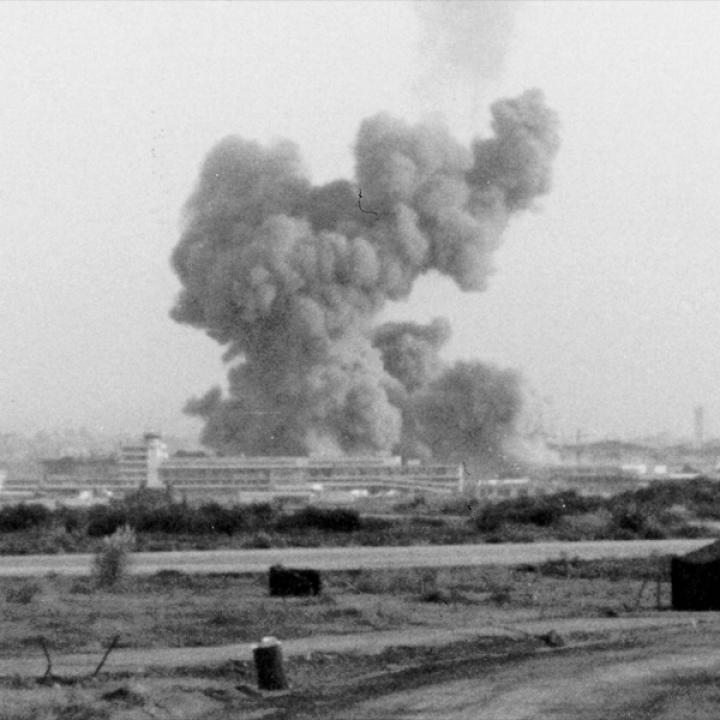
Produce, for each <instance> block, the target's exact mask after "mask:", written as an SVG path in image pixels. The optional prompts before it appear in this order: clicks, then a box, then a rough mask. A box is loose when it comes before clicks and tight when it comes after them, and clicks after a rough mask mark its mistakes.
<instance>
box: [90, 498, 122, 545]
mask: <svg viewBox="0 0 720 720" xmlns="http://www.w3.org/2000/svg"><path fill="white" fill-rule="evenodd" d="M127 524H128V518H127V512H126V511H125V509H124V508H122V507H120V506H112V505H110V506H108V505H93V506H92V507H91V508H90V509H89V510H88V527H87V534H88V536H89V537H105V536H106V535H112V534H113V533H114V532H115V531H116V530H118V528H121V527H123V526H124V525H127Z"/></svg>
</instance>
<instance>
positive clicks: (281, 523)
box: [275, 506, 360, 532]
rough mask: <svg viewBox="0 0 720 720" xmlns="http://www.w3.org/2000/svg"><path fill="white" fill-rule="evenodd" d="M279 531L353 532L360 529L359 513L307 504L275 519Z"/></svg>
mask: <svg viewBox="0 0 720 720" xmlns="http://www.w3.org/2000/svg"><path fill="white" fill-rule="evenodd" d="M275 526H276V528H277V529H278V530H281V531H287V530H306V529H311V528H314V529H317V530H322V531H324V532H353V531H354V530H359V529H360V515H359V513H358V512H357V511H356V510H349V509H347V508H318V507H313V506H308V507H306V508H303V509H302V510H298V511H297V512H295V513H293V514H292V515H288V516H285V517H281V518H279V519H278V520H277V521H276V524H275Z"/></svg>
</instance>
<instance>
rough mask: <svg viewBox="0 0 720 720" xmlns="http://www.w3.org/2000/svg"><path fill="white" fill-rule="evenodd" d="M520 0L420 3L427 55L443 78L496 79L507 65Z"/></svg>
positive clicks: (425, 52)
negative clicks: (508, 50)
mask: <svg viewBox="0 0 720 720" xmlns="http://www.w3.org/2000/svg"><path fill="white" fill-rule="evenodd" d="M520 5H521V2H520V0H509V1H508V0H440V1H439V2H418V3H416V4H415V9H416V12H417V13H418V15H419V17H420V20H421V22H422V29H423V56H424V58H425V59H426V62H427V63H428V64H429V65H430V67H429V68H428V72H432V73H436V74H437V75H438V76H440V77H448V76H449V75H451V76H462V77H466V78H473V79H475V80H477V79H478V78H485V79H489V78H493V77H495V76H496V75H498V74H499V73H500V72H501V70H502V66H503V62H504V60H505V55H506V53H507V49H508V46H509V44H510V39H511V37H512V33H513V28H514V25H515V13H516V12H517V9H518V8H519V7H520Z"/></svg>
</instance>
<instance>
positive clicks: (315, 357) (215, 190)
mask: <svg viewBox="0 0 720 720" xmlns="http://www.w3.org/2000/svg"><path fill="white" fill-rule="evenodd" d="M491 110H492V116H493V122H492V129H493V132H494V136H493V137H490V138H487V139H478V140H476V141H475V142H474V143H473V144H472V146H471V147H470V148H467V147H464V146H461V145H460V144H459V143H457V142H456V141H455V140H454V139H453V138H452V137H450V135H449V133H448V132H447V130H445V129H444V128H442V127H439V126H432V125H408V124H406V123H404V122H402V121H400V120H397V119H394V118H392V117H389V116H387V115H384V114H381V115H377V116H375V117H371V118H369V119H367V120H365V121H363V122H362V123H361V125H360V129H359V132H358V136H357V140H356V144H355V155H356V179H355V181H354V182H352V183H351V182H349V181H345V180H337V181H334V182H332V183H329V184H327V185H323V186H317V187H316V186H313V185H312V184H311V183H310V182H309V181H308V180H307V178H306V177H305V176H304V174H303V172H302V168H301V163H300V158H299V154H298V150H297V148H296V147H295V146H294V145H293V144H292V143H288V142H283V143H279V144H276V145H273V146H271V147H263V146H261V145H259V144H257V143H255V142H251V141H247V140H243V139H241V138H238V137H228V138H226V139H224V140H222V141H221V142H220V143H219V144H218V145H217V146H215V147H214V148H213V149H212V150H211V151H210V153H209V155H208V156H207V158H206V159H205V161H204V163H203V166H202V168H201V171H200V178H199V180H198V183H197V186H196V188H195V190H194V192H193V194H192V195H191V197H190V198H189V199H188V201H187V203H186V207H185V226H184V232H183V234H182V237H181V239H180V242H179V243H178V245H177V247H176V248H175V250H174V252H173V256H172V263H173V267H174V269H175V271H176V272H177V274H178V276H179V278H180V281H181V283H182V290H181V292H180V295H179V297H178V299H177V302H176V304H175V307H174V308H173V310H172V312H171V315H172V317H173V318H174V319H175V320H177V321H178V322H182V323H187V324H190V325H193V326H195V327H198V328H201V329H203V330H204V331H205V332H207V334H208V335H209V336H210V337H212V338H213V339H214V340H216V341H217V342H218V343H219V344H220V345H222V346H223V347H225V349H226V350H225V356H224V357H225V360H226V361H227V362H228V363H230V370H229V378H228V379H229V383H228V385H229V391H228V395H227V396H223V394H222V392H221V391H220V390H219V389H218V388H214V389H212V390H210V391H209V392H208V393H207V394H206V395H205V396H204V397H201V398H197V399H194V400H192V401H191V402H189V403H188V406H187V408H186V409H187V411H188V412H190V413H192V414H195V415H198V416H199V417H202V418H204V420H205V423H206V424H205V429H204V432H203V442H205V443H206V444H207V445H210V446H212V447H215V448H217V449H219V450H221V451H225V452H238V451H240V452H246V453H261V454H275V455H277V454H298V453H305V452H324V453H340V452H344V453H364V452H378V451H379V452H383V451H390V450H392V449H393V448H395V447H396V446H398V444H399V443H400V442H401V440H402V437H403V416H404V415H405V414H406V412H405V411H404V409H403V408H404V405H403V401H402V398H401V397H400V396H402V395H403V393H404V394H405V395H408V394H413V395H415V394H417V393H418V391H419V388H421V387H422V388H427V395H422V397H423V398H424V400H422V402H420V399H419V398H418V399H417V402H418V403H419V406H418V407H420V406H422V407H423V408H424V410H422V412H421V415H423V416H424V417H429V416H430V415H432V414H433V413H436V412H437V409H436V408H435V409H433V407H434V406H433V404H432V397H433V396H436V395H437V394H438V393H440V394H441V393H443V392H446V393H450V394H452V382H450V381H449V380H447V378H446V379H445V381H443V376H442V375H438V368H439V366H437V365H436V364H434V361H426V359H424V358H425V355H424V351H423V348H424V347H426V346H427V347H428V348H430V349H433V348H437V347H439V346H440V345H441V344H442V342H443V338H445V337H446V335H447V333H448V330H447V327H446V325H445V324H443V323H442V321H439V322H436V323H435V324H433V325H431V326H430V328H429V329H427V330H425V331H422V332H414V333H413V332H409V333H406V340H404V341H403V342H405V344H406V348H405V350H408V349H410V350H411V352H407V351H403V352H402V353H399V352H395V354H394V355H393V352H394V350H393V347H394V346H395V345H396V341H395V340H394V339H393V338H394V337H395V336H396V335H397V332H395V333H393V332H390V331H388V330H387V329H386V330H385V331H383V330H379V331H377V332H375V331H374V328H373V324H374V320H375V318H376V317H377V314H378V313H379V311H380V310H381V309H382V308H383V307H384V305H385V304H386V303H387V302H388V301H393V300H400V299H403V298H406V297H407V296H408V295H409V294H410V292H411V290H412V287H413V284H414V282H415V280H416V279H417V278H418V277H419V276H420V275H422V274H424V273H427V272H429V271H433V270H434V271H437V272H440V273H442V274H444V275H447V276H449V277H451V278H452V279H453V280H454V281H455V282H456V283H457V285H458V286H459V287H460V288H461V289H462V290H466V291H480V290H483V289H484V288H485V287H486V284H487V281H488V277H489V275H490V274H491V272H492V253H493V251H494V250H495V249H496V248H497V247H498V244H499V242H500V235H501V233H502V231H503V229H504V228H505V226H506V224H507V222H508V220H509V218H510V216H511V215H512V213H513V212H516V211H518V210H522V209H524V208H527V207H529V206H530V205H531V203H532V200H533V198H534V197H536V196H537V195H542V194H543V193H546V192H547V191H548V189H549V186H550V170H551V163H552V159H553V157H554V155H555V154H556V152H557V149H558V144H559V141H558V134H557V121H556V117H555V114H554V112H553V111H551V110H550V109H548V107H547V106H546V105H545V102H544V99H543V96H542V93H541V92H540V91H538V90H531V91H528V92H526V93H524V94H523V95H521V96H520V97H518V98H514V99H507V100H501V101H498V102H496V103H495V104H494V105H493V106H492V108H491ZM359 191H361V192H362V197H361V198H359V197H358V193H359ZM416 330H417V329H416ZM383 332H385V334H383ZM373 343H375V344H373ZM413 347H414V348H415V349H414V351H413ZM413 352H414V353H415V357H414V359H412V356H413ZM458 372H459V371H458ZM448 382H450V385H448ZM481 384H484V387H485V388H486V389H487V391H488V392H494V391H495V386H494V385H493V383H492V382H487V381H486V380H482V381H481ZM423 403H424V404H423ZM501 415H502V414H501ZM501 415H498V417H500V416H501ZM488 417H490V415H488ZM502 417H504V415H502ZM426 424H427V425H428V427H429V423H426ZM423 427H425V426H423ZM423 432H424V433H425V434H424V435H423V438H424V442H426V444H427V446H428V447H429V448H430V450H431V451H432V452H439V453H444V452H446V450H447V449H448V448H449V445H448V444H447V443H444V444H443V443H441V442H440V441H439V440H437V439H436V438H435V435H434V434H433V432H431V431H430V430H427V431H423ZM406 434H407V433H406Z"/></svg>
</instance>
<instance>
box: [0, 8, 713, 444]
mask: <svg viewBox="0 0 720 720" xmlns="http://www.w3.org/2000/svg"><path fill="white" fill-rule="evenodd" d="M718 37H720V4H717V3H690V2H682V3H680V2H675V3H661V2H655V1H653V2H648V3H642V2H626V3H622V2H602V3H590V2H585V1H583V2H578V3H572V2H558V3H545V2H531V3H526V4H520V3H519V2H512V3H510V4H509V5H503V4H500V3H491V4H489V5H487V6H483V5H482V4H480V3H477V4H475V5H473V6H471V7H469V8H468V7H465V8H455V12H452V13H449V12H448V9H447V7H445V8H443V7H437V6H435V5H434V4H432V3H420V4H419V7H418V5H415V4H413V3H401V2H395V3H391V2H382V3H370V2H357V3H356V2H346V3H332V2H320V3H302V2H291V3H287V4H285V3H270V2H262V3H258V4H255V3H227V2H223V3H209V2H202V3H191V2H184V3H169V2H168V3H147V2H144V3H129V2H128V3H117V4H115V3H85V2H83V3H67V2H65V3H63V2H51V3H47V4H43V3H37V2H36V3H17V4H14V3H10V2H4V3H1V4H0V89H1V90H2V101H1V102H0V131H1V133H2V136H1V137H2V141H1V142H0V168H1V169H2V174H3V181H2V185H1V186H0V302H1V303H2V309H3V313H2V321H1V322H0V360H1V362H0V398H1V405H0V432H12V431H20V432H34V431H35V430H38V429H49V428H53V427H56V426H59V425H71V426H81V425H85V426H87V427H89V428H95V429H98V430H102V431H107V432H141V431H143V430H144V429H146V428H150V427H155V428H158V429H161V430H163V431H166V432H173V433H176V432H181V433H188V432H189V433H194V432H196V431H197V430H198V429H199V427H200V426H199V424H198V422H197V421H195V420H191V419H189V418H186V417H185V416H184V415H183V414H182V406H183V405H184V403H185V400H186V399H187V398H188V397H190V396H192V395H199V394H202V393H204V392H205V391H206V390H207V389H208V388H209V387H210V386H211V385H212V384H216V383H222V382H224V375H225V372H224V368H223V365H222V362H221V359H220V356H221V353H222V349H221V348H220V347H219V346H217V345H216V344H215V343H214V342H212V341H211V340H210V339H208V338H207V337H205V336H204V335H203V334H202V333H201V332H199V331H198V330H194V329H192V328H189V327H184V326H181V325H178V324H176V323H174V322H173V321H172V320H170V318H169V317H168V311H169V309H170V308H171V306H172V304H173V301H174V298H175V295H176V293H177V292H178V290H179V283H178V281H177V280H176V278H175V276H174V275H173V273H172V271H171V269H170V265H169V255H170V252H171V251H172V248H173V247H174V246H175V244H176V243H177V241H178V237H179V229H180V220H181V208H182V205H183V203H184V201H185V200H186V198H187V196H188V195H189V193H190V191H191V190H192V188H193V186H194V183H195V180H196V177H197V172H198V168H199V165H200V163H201V161H202V159H203V157H204V155H205V153H206V152H207V151H208V150H209V148H210V147H211V146H212V145H213V144H214V143H215V142H216V141H218V140H219V139H220V138H222V137H224V136H226V135H228V134H233V133H237V134H239V135H242V136H244V137H247V138H253V139H258V140H260V141H263V142H266V141H270V140H272V139H274V138H283V137H286V138H290V139H292V140H294V141H295V142H296V143H297V144H298V145H299V147H300V150H301V153H302V155H303V158H304V160H305V163H306V165H307V170H308V173H309V174H310V176H311V177H312V179H313V180H314V181H315V182H325V181H328V180H331V179H333V178H335V177H351V175H352V170H353V159H352V145H353V142H354V138H355V133H356V131H357V128H358V125H359V123H360V121H361V120H362V119H363V118H364V117H366V116H368V115H371V114H374V113H376V112H378V111H379V110H387V111H389V112H391V113H393V114H395V115H398V116H400V117H402V118H405V119H408V120H419V119H422V118H423V117H427V116H435V117H441V118H444V120H445V122H446V123H447V124H448V125H449V127H450V128H451V129H452V130H453V132H455V133H456V134H457V135H458V136H459V137H460V138H462V139H464V140H469V139H470V137H471V136H472V135H473V134H476V133H487V132H488V127H487V123H488V105H489V104H490V103H491V102H492V101H493V100H495V99H498V98H500V97H507V96H514V95H518V94H519V93H521V92H522V91H523V90H525V89H527V88H531V87H540V88H542V89H543V90H544V91H545V95H546V99H547V102H548V104H549V105H550V106H551V107H553V108H554V109H555V110H556V111H557V112H558V114H559V116H560V120H561V123H562V143H563V144H562V148H561V151H560V154H559V156H558V159H557V161H556V165H555V181H554V187H553V190H552V193H551V194H550V195H549V196H547V197H546V198H544V199H543V200H542V201H541V202H540V203H539V204H538V207H537V210H536V211H531V212H528V213H525V214H523V215H521V216H520V217H516V218H515V221H514V222H513V224H512V225H511V227H510V228H509V229H508V232H507V233H506V235H505V241H504V245H503V247H502V248H501V249H500V250H499V251H498V253H497V254H496V256H495V266H496V273H495V275H494V277H493V278H492V280H491V282H490V287H489V289H488V291H487V292H485V293H480V294H471V293H465V294H463V293H461V292H460V291H459V290H457V289H456V288H455V287H454V286H453V285H452V284H451V283H450V281H448V280H445V279H440V278H438V277H437V276H432V277H427V278H425V279H424V280H423V281H422V282H421V283H419V284H418V285H417V287H416V289H415V292H414V294H413V296H412V297H411V299H410V300H409V301H408V302H407V303H403V304H401V305H398V306H395V307H392V308H390V309H389V310H388V312H387V313H386V317H388V318H408V319H409V318H412V319H415V320H418V321H422V322H425V321H427V320H429V319H430V318H432V317H434V316H436V315H445V316H447V317H448V318H449V319H450V321H451V324H452V327H453V338H452V340H451V341H450V343H449V345H448V347H447V350H446V352H445V356H446V358H447V359H448V360H452V359H455V358H469V357H477V358H480V359H484V360H488V361H492V362H495V363H497V364H499V365H502V366H509V367H515V368H517V369H519V370H520V371H522V373H523V375H524V377H525V378H526V380H527V383H528V385H529V387H531V388H532V390H533V392H534V394H535V396H536V397H537V398H538V403H540V404H542V405H544V409H545V420H546V423H547V425H548V426H549V427H550V428H551V429H555V430H556V431H559V432H562V433H565V434H566V435H568V436H570V435H573V436H574V434H575V431H576V429H582V430H583V432H585V433H586V434H587V435H588V436H629V435H641V434H650V433H656V432H661V431H669V432H672V433H674V434H680V435H689V434H690V433H691V430H692V408H693V406H694V405H695V404H700V403H702V404H704V405H705V408H706V415H707V426H708V431H709V433H710V434H716V435H717V434H720V344H719V343H720V315H719V314H718V312H717V309H718V307H720V289H719V288H720V285H719V281H720V250H719V249H718V234H719V233H720V201H719V199H720V99H719V98H718V94H717V88H718V87H720V54H719V52H718V42H717V38H718Z"/></svg>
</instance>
